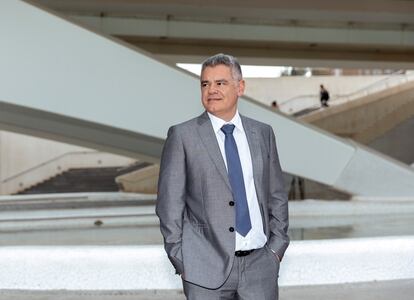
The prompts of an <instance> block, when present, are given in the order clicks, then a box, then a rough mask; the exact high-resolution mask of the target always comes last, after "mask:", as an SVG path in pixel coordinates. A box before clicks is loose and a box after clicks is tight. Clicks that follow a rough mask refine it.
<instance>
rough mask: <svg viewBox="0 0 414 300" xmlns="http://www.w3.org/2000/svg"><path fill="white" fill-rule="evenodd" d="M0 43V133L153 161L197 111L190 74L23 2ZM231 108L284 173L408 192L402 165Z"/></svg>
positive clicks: (6, 5)
mask: <svg viewBox="0 0 414 300" xmlns="http://www.w3.org/2000/svg"><path fill="white" fill-rule="evenodd" d="M16 20H24V22H23V21H16ZM11 37H12V38H11ZM0 38H1V39H3V40H5V41H7V43H5V44H4V45H3V46H2V47H1V48H0V65H1V66H2V68H0V82H2V84H3V87H4V88H3V89H1V90H0V101H1V102H0V128H3V129H8V130H13V131H18V132H26V133H30V134H33V135H38V136H43V137H48V138H52V139H56V140H60V141H65V142H69V143H74V144H77V145H80V146H86V147H92V148H98V149H101V150H103V151H109V152H114V153H117V154H121V155H130V156H133V157H141V158H143V160H147V161H157V160H158V158H159V156H160V153H161V148H162V143H163V139H164V138H165V135H166V132H167V129H168V127H169V126H171V125H172V124H176V123H179V122H182V121H183V120H186V119H189V118H191V117H193V116H195V115H198V114H199V113H201V112H202V107H201V105H200V103H199V100H198V99H199V87H198V86H199V84H198V80H197V79H196V78H194V77H193V76H189V74H187V73H186V72H183V71H180V70H178V69H176V68H171V67H169V66H166V65H164V64H162V63H160V62H158V61H156V60H154V59H153V58H152V57H150V56H149V55H148V54H146V53H145V54H144V53H142V52H141V51H139V50H137V49H133V48H131V47H128V46H126V45H124V44H122V43H118V42H114V41H113V40H112V39H111V38H108V37H103V36H100V35H98V34H96V33H94V32H91V31H89V30H87V29H84V28H82V27H80V26H78V25H75V24H72V23H70V22H67V21H65V20H63V19H61V18H60V17H57V16H54V15H52V14H50V13H48V12H45V11H42V10H40V9H37V8H35V7H33V6H31V5H30V4H27V3H24V2H21V1H18V0H4V1H2V2H1V3H0ZM97 49H99V50H97ZM27 53H30V55H27ZM22 86H24V88H21V87H22ZM240 111H241V113H243V114H246V115H247V116H252V117H254V118H256V119H259V120H261V121H263V122H266V123H268V124H271V125H272V126H273V128H274V129H275V131H276V136H277V142H278V147H279V152H280V157H281V162H282V167H283V168H284V170H285V171H287V172H290V173H292V174H297V175H300V176H303V177H306V178H312V179H314V180H316V181H319V182H322V183H325V184H327V185H331V186H334V187H336V188H337V189H339V190H344V191H348V192H350V193H352V194H361V195H370V196H392V195H394V196H410V195H412V194H413V193H414V172H413V170H412V169H411V168H409V167H408V166H406V165H403V164H399V163H398V162H395V161H392V160H390V159H387V158H386V157H383V156H380V155H378V154H377V153H375V152H373V151H372V150H369V149H367V148H363V147H361V146H359V145H357V144H352V143H349V142H347V141H345V140H342V139H339V138H336V137H334V136H331V135H329V134H326V133H323V132H321V131H319V130H317V129H314V128H313V127H311V126H308V125H304V124H302V123H300V122H296V121H294V120H292V119H289V118H287V117H285V116H282V115H279V114H275V113H273V112H272V111H270V110H269V109H268V107H265V106H261V105H258V104H257V103H256V102H254V101H252V100H249V99H247V98H243V99H241V101H240Z"/></svg>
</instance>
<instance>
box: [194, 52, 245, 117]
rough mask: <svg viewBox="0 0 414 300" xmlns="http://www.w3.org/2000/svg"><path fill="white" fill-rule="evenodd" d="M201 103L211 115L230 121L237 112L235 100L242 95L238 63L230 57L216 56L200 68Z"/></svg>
mask: <svg viewBox="0 0 414 300" xmlns="http://www.w3.org/2000/svg"><path fill="white" fill-rule="evenodd" d="M200 82H201V101H202V103H203V106H204V108H205V109H206V110H207V111H208V112H209V113H211V114H213V115H215V116H217V117H219V118H221V119H223V120H225V121H230V120H231V119H232V118H233V116H234V114H235V113H236V111H237V100H238V98H239V97H240V96H242V95H243V93H244V86H245V83H244V80H243V76H242V72H241V67H240V64H239V63H238V61H237V60H236V59H235V58H234V57H233V56H231V55H226V54H221V53H220V54H216V55H214V56H212V57H209V58H208V59H206V60H205V61H204V62H203V65H202V67H201V76H200Z"/></svg>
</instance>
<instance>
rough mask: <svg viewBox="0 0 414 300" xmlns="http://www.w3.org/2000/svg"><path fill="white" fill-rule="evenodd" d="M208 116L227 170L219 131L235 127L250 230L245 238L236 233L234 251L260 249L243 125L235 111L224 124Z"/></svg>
mask: <svg viewBox="0 0 414 300" xmlns="http://www.w3.org/2000/svg"><path fill="white" fill-rule="evenodd" d="M207 114H208V116H209V118H210V120H211V124H212V125H213V129H214V133H215V134H216V138H217V142H218V144H219V147H220V151H221V155H222V156H223V160H224V164H225V165H226V169H227V160H226V151H225V148H224V140H225V135H224V133H223V132H222V131H221V127H223V125H225V124H233V125H234V126H235V128H234V131H233V137H234V139H235V141H236V145H237V150H238V152H239V157H240V162H241V167H242V170H243V179H244V186H245V188H246V198H247V205H248V207H249V214H250V221H251V223H252V228H251V229H250V231H249V232H248V233H247V235H246V236H245V237H243V236H242V235H240V234H239V233H237V232H236V251H238V250H251V249H258V248H262V247H263V246H264V245H265V244H266V235H265V234H264V230H263V222H262V215H261V213H260V208H259V202H258V200H257V194H256V187H255V185H254V180H253V165H252V158H251V155H250V148H249V144H248V142H247V138H246V133H245V131H244V128H243V124H242V121H241V118H240V115H239V112H238V111H237V112H236V114H235V115H234V117H233V119H231V120H230V122H226V121H224V120H222V119H220V118H218V117H216V116H214V115H212V114H210V113H208V112H207Z"/></svg>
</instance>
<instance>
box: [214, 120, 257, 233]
mask: <svg viewBox="0 0 414 300" xmlns="http://www.w3.org/2000/svg"><path fill="white" fill-rule="evenodd" d="M234 127H235V126H234V125H233V124H226V125H224V126H223V127H221V131H223V132H224V134H225V136H226V139H225V140H224V149H225V151H226V160H227V172H228V176H229V181H230V185H231V189H232V191H233V199H234V202H235V203H236V231H237V232H238V233H239V234H241V235H242V236H246V234H247V233H248V232H249V231H250V229H251V228H252V223H251V221H250V214H249V206H248V205H247V197H246V188H245V186H244V180H243V170H242V166H241V163H240V157H239V152H238V151H237V145H236V141H235V140H234V137H233V130H234Z"/></svg>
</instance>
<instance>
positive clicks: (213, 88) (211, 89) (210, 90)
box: [208, 83, 217, 94]
mask: <svg viewBox="0 0 414 300" xmlns="http://www.w3.org/2000/svg"><path fill="white" fill-rule="evenodd" d="M208 93H209V94H216V93H217V85H215V84H214V83H213V84H210V85H209V87H208Z"/></svg>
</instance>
